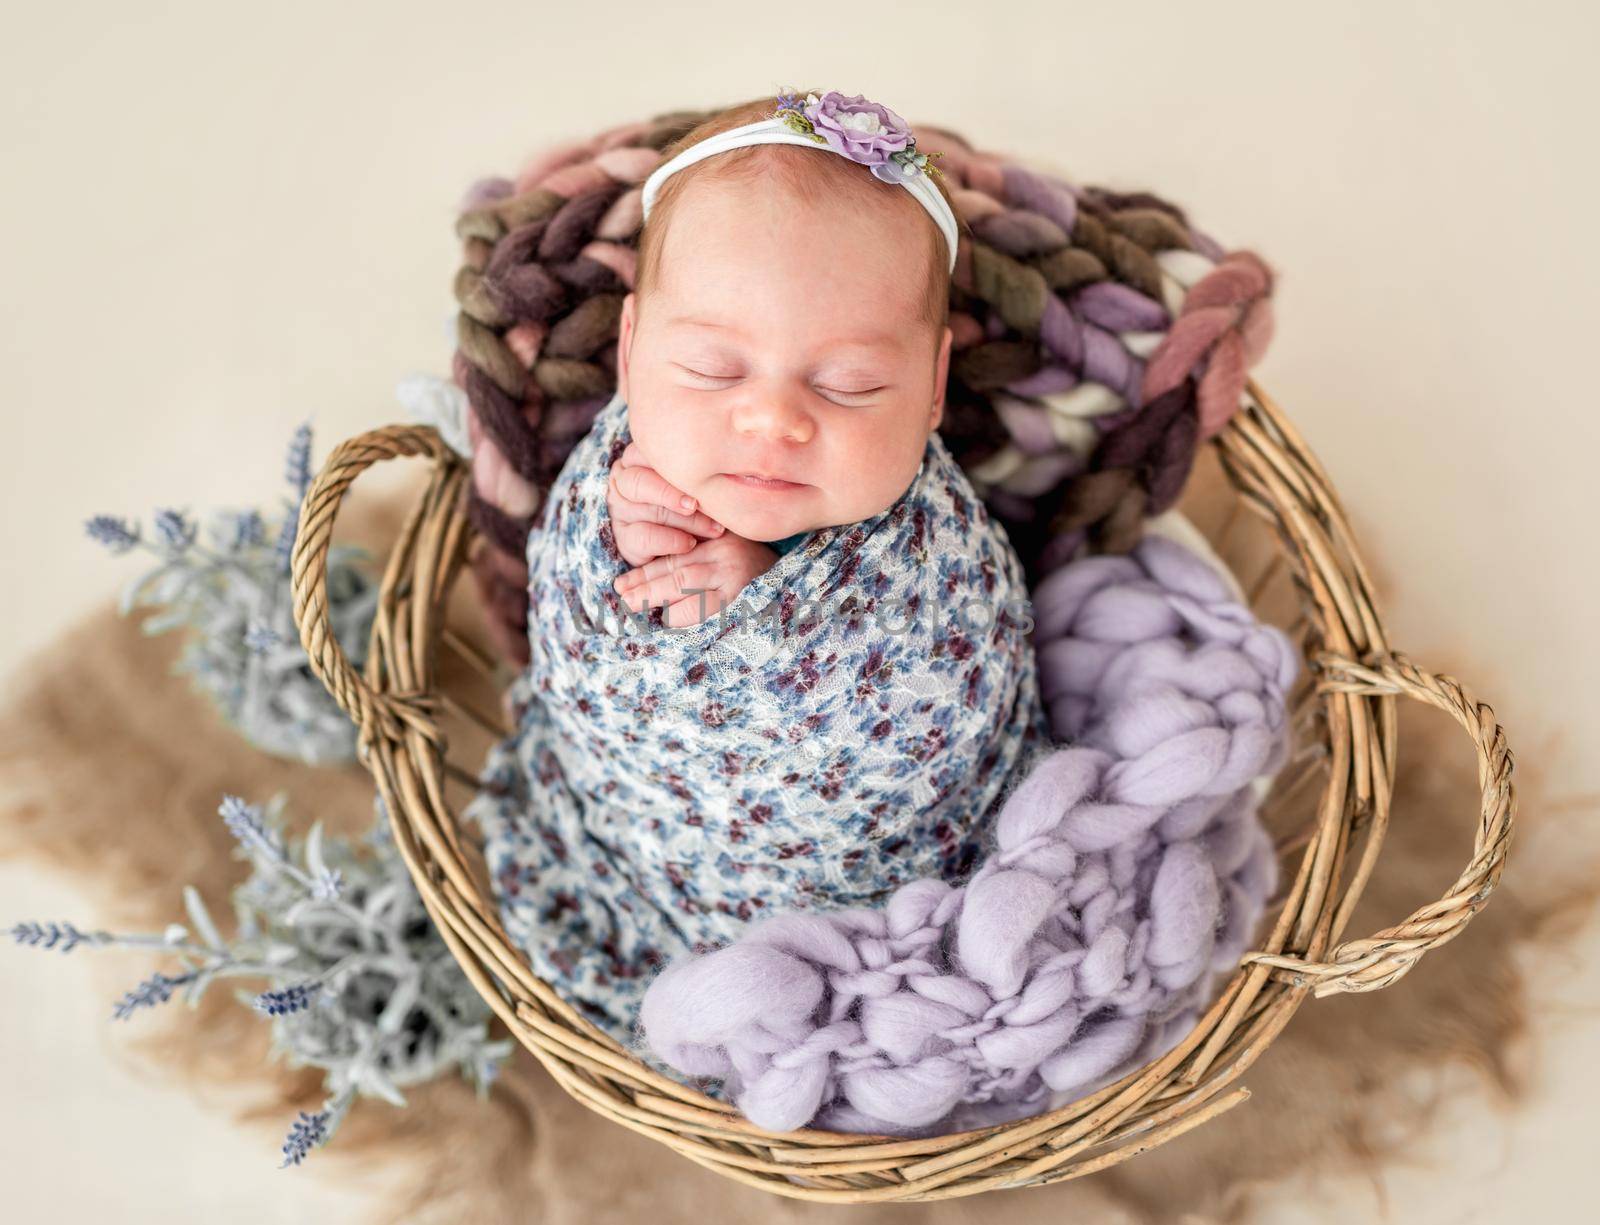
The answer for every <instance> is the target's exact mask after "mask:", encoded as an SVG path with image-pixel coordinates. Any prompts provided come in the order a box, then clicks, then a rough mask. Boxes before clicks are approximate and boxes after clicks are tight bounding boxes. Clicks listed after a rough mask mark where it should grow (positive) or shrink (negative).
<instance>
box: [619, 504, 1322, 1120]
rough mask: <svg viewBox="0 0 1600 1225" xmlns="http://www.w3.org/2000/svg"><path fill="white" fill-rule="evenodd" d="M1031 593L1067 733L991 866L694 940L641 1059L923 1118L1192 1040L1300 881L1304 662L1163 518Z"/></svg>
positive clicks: (1043, 759)
mask: <svg viewBox="0 0 1600 1225" xmlns="http://www.w3.org/2000/svg"><path fill="white" fill-rule="evenodd" d="M1033 604H1034V616H1035V618H1036V622H1037V624H1036V628H1035V631H1034V644H1035V648H1036V650H1037V652H1038V659H1039V669H1040V681H1041V685H1042V695H1043V697H1044V700H1045V701H1046V702H1047V703H1048V704H1049V707H1050V713H1051V721H1052V730H1053V733H1054V740H1055V744H1054V745H1052V746H1050V747H1048V748H1044V749H1042V750H1040V751H1039V752H1038V753H1037V755H1035V756H1034V757H1033V758H1032V759H1031V761H1030V762H1029V763H1027V764H1026V767H1025V768H1024V769H1021V770H1019V771H1018V775H1017V777H1018V779H1019V780H1020V781H1019V782H1018V783H1016V784H1015V785H1014V787H1013V788H1012V789H1011V790H1010V792H1009V793H1008V795H1007V796H1006V799H1005V801H1004V804H1003V806H1002V807H1001V809H1000V811H999V814H998V816H997V818H996V820H995V825H994V830H993V837H992V841H991V842H990V843H989V844H988V845H987V846H986V848H985V850H986V854H985V857H984V859H983V860H982V862H981V864H980V866H979V867H978V868H977V870H976V871H974V872H973V874H972V875H971V876H970V877H969V878H968V879H967V880H966V881H964V882H962V883H961V884H959V885H951V884H949V883H947V882H945V881H944V880H940V879H923V880H917V881H913V882H911V883H910V884H907V885H905V886H903V887H901V888H899V889H898V890H896V891H895V893H894V894H893V895H892V896H891V897H890V898H889V899H888V901H887V902H886V903H884V904H883V905H881V906H877V907H871V908H866V907H862V908H855V909H841V910H837V911H833V912H824V913H798V912H795V913H785V914H779V915H775V916H773V917H771V918H767V919H765V920H762V921H760V922H758V923H755V924H752V925H751V926H750V927H749V928H748V929H747V930H746V931H745V932H744V933H743V934H742V935H741V936H740V937H739V938H738V939H737V940H735V941H733V942H732V943H730V944H728V945H725V946H724V947H721V948H718V949H715V950H713V951H711V952H708V953H702V954H700V955H685V956H681V957H679V958H678V959H676V960H674V961H672V962H671V963H669V964H668V965H667V966H666V967H665V968H664V969H663V970H662V971H661V972H660V973H659V974H658V975H657V976H656V978H655V979H654V981H653V982H652V983H651V984H650V987H649V989H648V990H647V992H646V993H645V996H644V1000H643V1003H642V1006H641V1017H640V1019H641V1024H642V1029H643V1038H642V1040H641V1041H640V1043H638V1044H637V1045H638V1048H639V1052H640V1053H641V1056H642V1057H646V1058H651V1057H653V1061H664V1063H665V1064H666V1065H667V1066H668V1067H670V1068H673V1069H676V1070H677V1071H678V1072H681V1073H683V1074H686V1075H688V1076H691V1077H703V1078H713V1079H715V1080H716V1081H717V1082H719V1085H718V1088H717V1090H716V1091H719V1092H720V1093H721V1094H722V1095H724V1096H726V1097H727V1098H728V1099H729V1100H731V1101H733V1102H734V1103H735V1104H736V1105H737V1106H738V1108H739V1109H740V1111H741V1112H743V1114H744V1115H745V1116H746V1117H747V1118H748V1119H750V1121H751V1122H753V1123H756V1124H757V1125H759V1126H762V1127H767V1128H771V1129H774V1130H779V1131H787V1130H792V1129H795V1128H799V1127H804V1126H808V1125H809V1126H814V1127H820V1128H824V1129H827V1130H831V1131H851V1132H880V1133H884V1134H889V1135H907V1136H922V1135H937V1134H944V1133H947V1132H951V1131H960V1130H966V1129H969V1128H973V1127H982V1126H986V1125H989V1124H993V1123H997V1122H1005V1121H1009V1120H1012V1119H1016V1118H1023V1117H1027V1116H1029V1115H1033V1114H1038V1113H1041V1112H1042V1111H1045V1110H1049V1109H1054V1108H1055V1107H1057V1106H1059V1105H1062V1104H1065V1103H1066V1102H1067V1101H1071V1100H1073V1099H1074V1098H1076V1097H1080V1096H1083V1095H1084V1094H1086V1093H1089V1092H1092V1091H1093V1090H1094V1089H1096V1088H1099V1087H1101V1086H1103V1085H1106V1084H1109V1083H1111V1082H1112V1081H1114V1080H1117V1079H1119V1078H1120V1077H1121V1076H1123V1075H1125V1074H1126V1073H1127V1072H1128V1071H1131V1070H1133V1069H1135V1068H1137V1067H1139V1066H1142V1065H1143V1064H1144V1063H1146V1062H1149V1061H1150V1060H1152V1059H1155V1058H1158V1057H1159V1056H1160V1055H1162V1054H1165V1053H1166V1052H1167V1051H1169V1050H1171V1049H1172V1048H1173V1047H1174V1046H1175V1045H1177V1043H1178V1042H1179V1041H1181V1040H1182V1038H1183V1036H1184V1035H1185V1034H1186V1033H1187V1032H1188V1031H1189V1030H1190V1029H1191V1028H1192V1027H1193V1025H1194V1023H1195V1020H1196V1019H1197V1018H1198V1016H1199V1015H1200V1012H1201V1010H1202V1009H1203V1008H1204V1006H1205V1005H1206V1004H1207V1003H1208V1002H1209V1000H1210V999H1211V998H1212V996H1213V982H1214V979H1215V976H1216V975H1217V974H1219V973H1224V972H1228V971H1231V970H1232V969H1233V968H1234V967H1235V966H1236V964H1237V962H1238V958H1239V956H1240V954H1241V953H1243V952H1244V951H1245V949H1246V948H1247V947H1248V945H1249V942H1250V940H1251V939H1252V937H1253V935H1254V931H1255V927H1256V924H1257V922H1258V921H1259V919H1260V917H1261V914H1262V912H1263V911H1264V909H1265V906H1266V902H1267V899H1268V898H1270V897H1271V895H1272V892H1273V890H1274V889H1275V888H1276V886H1277V876H1278V866H1277V857H1276V854H1275V852H1274V849H1273V845H1272V841H1271V839H1270V837H1269V836H1268V834H1267V833H1266V831H1265V829H1264V827H1263V826H1262V824H1261V822H1260V820H1259V818H1258V815H1257V805H1258V802H1259V799H1260V795H1261V794H1262V790H1263V788H1262V787H1261V786H1260V783H1261V781H1262V780H1265V779H1267V778H1270V776H1271V775H1273V774H1274V773H1276V772H1277V770H1278V769H1280V768H1281V766H1282V765H1283V763H1284V761H1285V760H1286V759H1287V756H1288V751H1289V729H1288V717H1287V707H1286V694H1287V693H1288V691H1289V689H1290V687H1291V686H1292V685H1293V683H1294V680H1295V678H1296V676H1297V675H1298V672H1299V666H1300V665H1299V660H1298V657H1297V655H1296V653H1295V650H1294V647H1293V644H1292V643H1291V642H1290V641H1289V639H1288V638H1287V636H1286V635H1284V633H1283V632H1282V631H1280V630H1278V629H1277V628H1276V627H1273V626H1270V625H1265V624H1262V623H1261V622H1259V621H1258V620H1257V619H1256V617H1255V616H1254V614H1253V613H1252V612H1251V611H1250V609H1249V608H1247V607H1246V606H1244V605H1243V604H1241V603H1240V602H1239V601H1238V599H1237V598H1236V597H1235V595H1234V592H1233V591H1232V590H1230V588H1229V587H1228V586H1227V585H1226V584H1225V582H1224V580H1223V578H1222V577H1221V576H1220V575H1219V574H1218V572H1217V571H1216V570H1215V569H1214V568H1213V567H1212V566H1211V564H1209V563H1208V562H1207V561H1205V560H1203V559H1202V558H1201V557H1199V556H1198V555H1197V554H1196V553H1194V552H1192V551H1191V550H1190V549H1188V548H1186V547H1185V546H1184V545H1182V544H1180V543H1178V542H1176V541H1174V540H1171V539H1168V538H1166V537H1163V536H1160V535H1154V534H1152V535H1148V536H1146V537H1145V538H1144V540H1142V541H1141V542H1140V544H1139V545H1138V546H1137V547H1136V548H1135V549H1134V551H1133V552H1132V553H1131V554H1129V555H1126V556H1097V557H1088V558H1082V559H1079V560H1077V561H1075V562H1072V563H1070V564H1068V565H1066V566H1063V567H1062V568H1060V569H1058V570H1056V571H1054V572H1053V573H1052V574H1050V575H1049V576H1047V577H1046V578H1045V579H1044V580H1042V581H1041V582H1040V584H1039V586H1038V588H1037V590H1036V591H1035V593H1034V596H1033ZM646 1052H648V1054H646Z"/></svg>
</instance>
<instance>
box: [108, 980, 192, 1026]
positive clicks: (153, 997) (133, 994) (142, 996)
mask: <svg viewBox="0 0 1600 1225" xmlns="http://www.w3.org/2000/svg"><path fill="white" fill-rule="evenodd" d="M197 977H199V971H198V970H190V971H189V972H188V973H187V974H180V975H178V976H177V977H176V978H168V977H167V976H166V975H165V974H162V973H161V972H160V971H157V972H156V973H155V974H153V975H151V976H150V977H149V978H147V979H145V980H144V982H142V983H140V984H139V985H138V986H137V987H135V988H134V989H133V990H132V991H130V992H128V993H127V994H126V995H124V996H123V997H122V999H121V1001H120V1002H119V1003H118V1004H117V1006H116V1009H115V1010H114V1011H113V1012H112V1014H111V1016H112V1019H113V1020H117V1021H123V1020H126V1019H127V1018H128V1017H130V1016H132V1015H133V1014H134V1013H135V1012H137V1011H138V1010H139V1009H141V1008H154V1007H155V1006H156V1005H157V1004H165V1003H166V1002H167V1001H168V1000H170V999H171V998H172V989H173V988H174V987H181V986H182V985H183V984H184V983H187V982H192V981H193V980H194V979H195V978H197Z"/></svg>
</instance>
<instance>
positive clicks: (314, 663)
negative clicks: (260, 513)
mask: <svg viewBox="0 0 1600 1225" xmlns="http://www.w3.org/2000/svg"><path fill="white" fill-rule="evenodd" d="M414 455H423V456H427V457H428V458H430V459H432V460H433V462H434V463H435V464H436V465H437V466H438V467H439V468H440V469H441V471H443V470H445V469H448V468H449V467H451V466H453V465H457V464H460V463H461V459H460V457H459V456H458V455H457V454H456V453H455V452H454V451H452V450H451V449H450V447H449V446H448V445H447V444H446V443H445V441H444V439H443V438H441V437H440V435H439V431H438V430H436V429H434V428H433V427H432V426H429V425H389V426H384V427H382V428H381V429H376V430H370V431H368V432H367V433H365V434H358V435H356V436H355V437H354V438H348V439H346V440H345V441H344V442H342V443H340V444H339V445H338V446H337V447H335V448H334V450H333V453H332V454H331V455H329V456H328V458H327V460H326V461H325V462H324V463H323V465H322V470H321V471H320V472H318V473H317V476H316V479H315V480H314V481H312V482H311V488H310V489H308V490H307V491H306V496H305V497H304V499H302V501H301V503H300V522H299V528H298V529H297V531H296V534H295V541H294V551H293V552H292V553H291V555H290V560H289V568H290V574H291V580H290V590H291V591H292V592H293V596H294V620H295V624H296V625H297V626H298V627H299V629H300V642H301V644H302V645H303V646H304V647H305V649H306V655H307V656H308V657H309V658H310V661H311V667H312V668H313V669H314V670H315V671H316V673H317V675H318V676H319V677H321V678H322V683H323V684H324V685H326V686H327V687H328V692H330V693H331V694H333V697H334V700H335V701H336V702H338V703H339V705H340V707H342V708H343V710H344V712H345V713H346V714H347V715H349V716H350V717H351V718H352V719H353V720H355V723H356V727H357V728H358V738H357V744H358V749H359V751H360V755H361V759H362V761H363V762H365V761H366V759H367V755H368V751H369V747H370V744H371V741H372V740H373V739H375V738H376V737H377V736H380V735H381V736H383V737H385V738H387V739H390V740H396V741H397V740H399V739H400V738H401V736H402V735H403V734H404V731H405V728H406V727H411V728H414V729H416V730H417V731H419V732H421V733H422V734H423V735H424V736H426V737H427V738H428V739H429V740H430V741H434V742H437V741H438V739H439V729H438V726H437V724H435V722H434V720H433V718H432V712H433V710H434V708H435V707H436V706H437V704H438V699H437V698H436V697H435V696H433V695H432V694H429V693H426V692H423V691H400V690H391V691H388V692H382V693H380V692H377V691H376V690H374V689H373V688H372V687H371V686H370V685H368V684H367V682H366V681H365V680H364V679H363V678H362V677H361V675H360V673H358V672H357V671H356V670H355V668H354V667H353V666H351V663H350V660H349V659H348V658H347V657H346V656H345V653H344V651H343V650H341V649H340V647H339V643H338V640H337V639H335V638H334V636H333V628H332V626H331V625H330V623H329V620H328V545H329V542H330V540H331V538H332V536H333V521H334V519H335V518H336V517H337V515H338V513H339V507H340V505H341V503H342V502H343V500H344V495H345V491H346V490H348V489H349V488H350V486H351V484H352V483H353V482H354V481H355V479H356V477H358V476H360V475H361V473H362V472H364V471H366V469H368V468H370V467H371V466H372V465H373V464H375V463H378V462H379V461H381V460H386V459H396V458H400V457H405V456H414Z"/></svg>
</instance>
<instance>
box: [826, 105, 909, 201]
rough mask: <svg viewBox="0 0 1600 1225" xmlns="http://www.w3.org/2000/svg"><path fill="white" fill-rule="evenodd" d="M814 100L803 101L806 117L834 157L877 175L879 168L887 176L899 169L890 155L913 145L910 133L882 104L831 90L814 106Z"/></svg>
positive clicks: (904, 122) (894, 180) (897, 178)
mask: <svg viewBox="0 0 1600 1225" xmlns="http://www.w3.org/2000/svg"><path fill="white" fill-rule="evenodd" d="M813 97H815V95H808V96H807V97H806V106H805V116H806V118H807V119H809V120H810V121H811V127H812V129H813V130H814V131H815V132H816V134H817V135H818V136H820V137H822V139H823V140H825V141H827V142H828V146H829V148H831V149H832V150H833V151H834V152H835V153H842V154H844V155H845V156H846V157H848V158H849V159H850V160H851V161H854V162H860V163H861V164H862V165H863V166H870V167H872V168H873V173H874V174H878V167H880V166H881V167H883V169H884V170H885V171H888V172H890V173H893V172H894V171H897V170H900V169H901V168H900V166H899V164H898V163H896V162H894V161H893V160H892V155H893V154H895V153H900V152H903V151H904V150H905V148H906V146H907V145H909V144H911V143H912V140H911V129H910V128H909V127H908V126H907V125H906V121H905V120H904V119H902V118H900V116H899V115H896V114H895V113H894V112H893V111H891V110H890V109H889V108H888V107H887V106H884V105H883V104H882V103H881V102H868V101H867V100H866V99H865V98H864V97H862V96H861V95H860V94H856V95H854V96H853V97H849V98H847V97H845V96H844V95H843V94H841V93H840V92H839V91H838V90H836V89H830V90H829V91H828V92H827V93H825V94H823V95H822V97H821V98H820V99H817V101H815V102H813V101H812V98H813ZM878 177H880V178H882V177H883V176H882V175H879V176H878ZM901 177H902V176H901V175H898V174H897V175H895V177H894V178H893V179H891V180H890V181H891V182H898V181H899V180H900V178H901Z"/></svg>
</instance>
